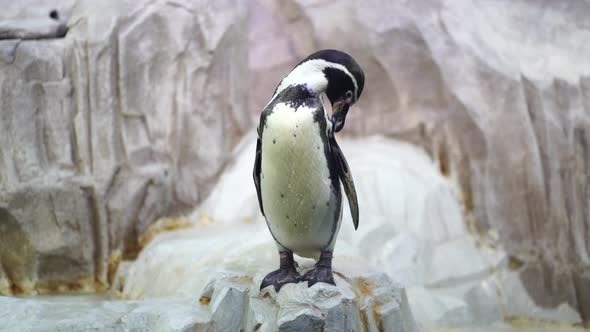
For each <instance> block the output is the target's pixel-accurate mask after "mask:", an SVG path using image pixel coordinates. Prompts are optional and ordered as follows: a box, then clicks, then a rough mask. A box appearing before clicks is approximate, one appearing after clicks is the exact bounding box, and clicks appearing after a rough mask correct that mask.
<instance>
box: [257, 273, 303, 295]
mask: <svg viewBox="0 0 590 332" xmlns="http://www.w3.org/2000/svg"><path fill="white" fill-rule="evenodd" d="M299 280H301V275H300V274H299V272H297V270H295V269H294V268H293V269H278V270H275V271H272V272H271V273H269V274H267V275H266V277H264V279H263V280H262V283H261V284H260V290H263V289H264V288H266V287H268V286H270V285H273V286H274V288H275V290H276V291H277V293H278V292H279V290H281V287H283V286H284V285H286V284H289V283H298V282H299Z"/></svg>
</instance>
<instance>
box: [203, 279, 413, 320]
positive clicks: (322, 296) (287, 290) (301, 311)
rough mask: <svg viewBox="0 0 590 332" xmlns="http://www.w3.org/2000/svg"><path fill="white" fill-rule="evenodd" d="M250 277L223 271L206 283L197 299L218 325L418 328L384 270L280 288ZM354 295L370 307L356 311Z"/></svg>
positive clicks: (400, 290)
mask: <svg viewBox="0 0 590 332" xmlns="http://www.w3.org/2000/svg"><path fill="white" fill-rule="evenodd" d="M252 280H253V279H252V278H248V277H241V278H236V277H222V279H214V281H212V282H210V283H209V284H208V285H207V286H206V287H205V290H204V291H203V293H202V295H201V303H205V304H207V305H208V306H209V310H210V311H211V320H212V321H213V322H215V326H216V327H217V328H218V329H219V330H220V331H237V330H240V329H243V330H244V331H276V330H279V331H361V330H364V331H400V332H415V331H418V329H417V326H416V323H415V321H414V318H413V316H412V313H411V310H410V308H409V304H408V302H407V299H404V297H403V296H405V293H404V290H403V288H401V287H400V286H399V285H396V284H394V283H392V282H391V280H390V279H389V278H388V277H387V276H385V275H383V274H370V273H369V274H366V273H362V274H360V275H359V276H355V277H353V278H351V279H343V278H341V277H339V276H337V277H336V284H337V286H332V285H327V284H322V283H320V284H316V285H314V286H313V287H309V288H308V287H307V284H306V283H299V284H288V285H285V286H283V288H282V289H281V291H280V292H279V293H276V292H275V291H274V289H273V288H267V289H264V290H262V292H259V291H258V289H257V286H258V283H253V282H252ZM359 300H361V301H364V302H368V303H371V304H372V305H373V307H371V308H362V307H361V309H360V311H359V305H358V301H359ZM367 309H368V311H367Z"/></svg>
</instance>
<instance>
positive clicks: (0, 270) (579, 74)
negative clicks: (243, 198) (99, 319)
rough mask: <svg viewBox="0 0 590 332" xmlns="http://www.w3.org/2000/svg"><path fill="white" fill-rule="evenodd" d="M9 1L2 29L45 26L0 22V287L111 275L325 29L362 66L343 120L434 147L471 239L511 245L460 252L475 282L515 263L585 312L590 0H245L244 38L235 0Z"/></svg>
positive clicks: (523, 279)
mask: <svg viewBox="0 0 590 332" xmlns="http://www.w3.org/2000/svg"><path fill="white" fill-rule="evenodd" d="M0 5H1V6H2V8H3V11H2V13H0V21H2V24H0V36H20V37H22V38H29V37H30V38H41V39H36V40H27V39H8V40H0V107H1V113H0V294H12V293H21V292H25V293H31V292H35V291H65V290H70V289H78V288H84V289H89V290H94V289H101V288H102V287H104V286H106V285H108V283H109V279H110V276H112V273H109V272H114V271H113V269H112V268H111V269H110V271H109V262H111V263H113V264H111V266H112V267H114V266H116V262H117V260H118V259H119V257H121V256H124V257H126V258H130V257H133V256H134V255H135V253H136V251H137V249H138V238H139V237H140V236H141V234H142V233H143V232H145V231H146V229H147V228H148V226H149V225H150V224H151V223H152V222H153V221H155V220H156V219H157V218H159V217H160V216H164V215H171V214H178V213H181V212H182V211H186V210H188V209H189V208H192V207H194V206H196V205H197V204H198V203H199V202H201V201H202V200H203V199H204V198H205V196H206V195H207V194H208V193H209V191H210V189H211V188H212V184H213V183H214V182H215V180H216V179H217V178H218V175H219V174H220V171H221V170H222V168H223V167H224V165H225V164H226V163H227V161H228V160H229V151H230V150H231V149H232V148H233V147H234V145H235V143H236V142H237V141H238V140H239V138H240V137H241V136H242V135H243V134H244V133H245V132H246V131H247V130H249V129H250V128H251V126H252V124H253V122H254V121H255V120H256V119H257V116H258V114H259V112H260V110H261V108H262V106H263V105H264V104H265V103H266V101H267V100H268V98H269V97H270V94H271V93H272V91H273V89H274V87H275V85H276V83H277V82H278V81H279V80H280V78H282V76H283V75H284V74H285V73H286V72H288V70H289V69H290V68H291V67H292V66H293V65H294V64H295V63H297V62H298V61H299V59H300V58H302V57H304V56H306V55H307V54H308V53H310V52H312V51H314V50H315V49H318V48H325V47H332V48H339V49H343V50H347V51H349V52H350V53H351V54H352V55H353V56H354V57H355V58H356V59H357V60H358V62H359V63H361V64H362V65H363V68H364V69H365V71H366V74H367V77H368V79H367V84H366V89H365V90H364V95H363V97H362V98H361V101H360V102H359V105H358V107H357V108H355V109H354V110H353V111H351V113H350V115H349V121H347V129H346V130H345V132H346V133H349V134H350V133H352V134H354V135H359V136H360V135H367V134H385V135H388V136H391V137H395V138H398V139H403V140H406V141H409V142H412V143H415V144H417V145H420V146H422V147H424V148H425V150H427V151H428V153H429V154H430V156H431V157H432V158H433V159H434V160H436V161H437V163H438V168H439V171H440V173H442V174H444V175H445V176H447V177H448V179H450V181H451V182H452V183H454V184H455V185H456V187H457V191H458V192H459V193H460V197H461V201H462V203H463V216H462V218H463V219H462V220H464V222H465V223H466V226H467V228H468V229H470V231H471V234H472V235H474V238H475V241H476V242H477V243H478V244H479V245H480V246H481V248H483V249H485V250H488V249H492V250H496V249H499V250H502V251H506V254H507V258H506V261H505V262H504V263H505V264H496V263H494V264H491V267H490V266H487V265H485V264H483V265H482V269H480V270H477V269H474V270H473V271H467V272H468V273H467V274H466V275H468V276H469V278H468V279H469V280H470V281H473V280H472V279H471V278H474V276H475V277H477V278H480V279H481V280H480V279H478V280H477V282H478V283H479V285H480V286H481V287H479V286H478V287H479V288H477V289H476V291H474V292H471V293H475V295H477V294H479V293H478V292H480V291H481V289H484V290H485V289H487V288H486V287H487V285H488V284H487V283H488V281H489V279H494V280H495V282H496V283H499V284H506V285H508V284H512V281H514V280H512V281H510V282H509V280H507V279H506V278H503V277H498V275H489V274H488V272H489V271H497V270H498V269H500V268H504V267H505V268H506V271H504V270H503V271H504V272H506V273H509V274H514V275H516V276H517V278H516V279H517V280H516V281H514V282H516V283H517V284H519V285H520V284H522V285H523V286H524V287H525V289H526V291H527V293H528V295H529V296H530V297H531V298H532V299H533V301H534V304H535V305H537V306H540V307H543V308H547V309H552V308H556V307H558V306H559V305H561V304H564V303H565V304H567V305H568V306H571V307H572V308H574V309H575V310H576V311H579V312H580V313H581V314H582V317H584V318H585V319H586V320H588V317H590V286H589V285H590V249H589V247H588V243H590V241H589V239H590V217H589V216H590V213H589V211H588V209H589V206H590V205H589V204H588V203H589V197H590V195H589V191H588V175H589V174H590V168H589V167H590V166H589V165H590V153H589V148H588V143H587V142H588V139H590V137H588V135H589V134H588V130H589V119H588V116H589V112H590V79H589V77H590V44H589V43H587V42H586V41H588V40H590V31H589V30H588V28H587V23H586V17H588V16H589V15H590V5H588V3H587V2H584V1H582V0H577V1H566V0H563V1H549V0H546V1H532V0H529V1H525V0H516V1H494V2H489V1H479V0H478V1H455V0H447V1H444V0H440V1H434V0H420V1H384V0H368V1H353V0H344V1H331V0H277V1H271V0H251V1H248V2H247V6H248V9H249V10H250V15H249V16H250V24H249V28H250V31H249V38H246V31H247V24H246V19H247V12H246V8H245V7H246V4H245V2H242V1H237V0H234V1H229V0H227V1H205V0H195V1H164V0H155V1H147V0H145V1H144V0H142V1H130V0H129V1H91V0H79V1H75V0H64V1H57V0H55V1H41V0H27V1H9V0H0ZM54 8H55V9H58V11H59V13H60V20H61V21H59V22H57V23H56V22H55V20H51V19H50V18H49V17H48V13H49V12H50V10H52V9H54ZM23 20H25V21H26V22H25V23H26V24H25V23H22V21H23ZM63 22H67V26H68V29H69V30H68V33H67V35H66V36H65V37H64V38H49V37H51V33H52V31H56V30H57V28H56V24H57V26H59V24H61V23H63ZM23 25H24V26H25V28H30V29H31V30H34V32H35V33H31V34H29V35H28V36H29V37H27V34H24V35H23V34H22V30H20V29H21V28H22V27H23ZM25 31H26V29H25ZM39 31H41V34H39V33H38V32H39ZM248 52H249V60H248V62H247V61H246V60H245V59H246V58H247V57H248ZM248 69H249V70H248ZM248 76H250V78H251V79H250V83H249V84H246V83H245V82H246V81H247V78H248ZM249 87H255V88H249ZM247 94H248V96H247ZM247 97H249V100H248V101H247ZM246 105H248V106H247V107H246ZM246 109H249V110H250V113H248V112H246V111H245V110H246ZM442 195H443V196H441V197H447V198H448V195H446V194H445V193H444V192H443V194H442ZM437 199H438V198H437ZM436 204H439V203H436ZM436 204H435V205H436ZM447 205H448V206H451V205H450V204H447ZM248 207H250V205H247V206H244V209H245V210H244V211H247V213H250V212H252V213H255V212H256V204H251V209H252V210H247V209H248ZM412 208H413V209H419V208H420V207H419V206H413V207H412ZM433 211H435V210H433ZM445 212H448V211H445ZM372 217H374V216H372ZM426 217H427V218H428V220H431V222H432V225H439V224H438V223H437V221H438V220H439V217H440V218H441V219H445V218H446V217H448V215H446V216H442V215H441V216H437V214H436V213H434V212H433V213H432V214H429V215H427V216H426ZM426 217H425V218H426ZM400 218H404V217H403V216H400ZM451 219H453V220H455V216H454V215H453V217H452V218H451ZM420 220H426V219H420ZM424 222H426V221H424ZM445 223H446V222H445ZM421 225H422V224H421ZM453 225H455V226H456V224H453ZM407 227H411V224H407ZM434 228H435V227H434ZM434 228H433V227H426V228H424V229H434ZM417 229H422V228H417ZM459 233H460V234H462V232H459ZM392 234H397V233H395V232H392ZM423 235H424V234H423ZM429 236H430V235H429V234H425V235H424V237H425V239H427V240H428V239H429ZM461 236H462V235H461ZM413 242H414V238H410V239H409V240H406V242H403V243H413ZM420 243H422V242H420ZM424 243H426V242H424ZM466 246H467V245H466ZM401 248H404V247H403V246H402V247H401ZM450 248H461V247H460V246H458V247H453V246H450ZM471 249H472V248H471ZM471 249H470V250H471ZM433 252H438V251H433ZM453 253H455V254H456V256H452V257H460V255H461V254H464V253H465V252H464V251H462V250H456V251H454V249H453V250H450V251H449V254H450V255H452V254H453ZM391 254H392V255H393V254H394V253H393V252H391ZM396 255H397V254H396ZM394 256H395V255H394ZM392 257H393V256H392ZM396 257H397V256H396ZM449 257H451V256H449ZM439 258H440V260H441V262H444V261H445V259H444V257H439ZM459 261H460V260H459ZM377 263H379V264H392V266H393V265H395V264H396V263H395V262H390V261H385V260H384V261H378V262H377ZM408 264H409V263H408ZM398 266H399V265H398ZM430 268H432V266H430ZM402 270H403V268H402ZM488 270H489V271H488ZM393 271H394V272H395V273H397V274H399V273H400V271H399V269H398V270H393ZM416 271H418V272H420V271H421V270H419V269H417V270H416ZM437 271H439V270H437ZM440 271H443V270H440ZM444 271H446V270H444ZM444 271H443V272H444ZM456 271H457V269H455V272H456ZM482 271H487V272H485V273H484V272H482ZM402 272H403V271H402ZM446 272H449V271H446ZM504 272H502V273H504ZM422 274H425V273H424V272H422ZM410 275H411V274H410ZM429 275H434V276H438V275H437V274H436V273H435V274H429ZM446 277H447V278H446V279H445V278H440V280H438V281H437V282H435V283H433V285H434V287H438V286H440V285H445V286H456V287H462V286H463V284H462V283H461V282H462V281H465V280H467V279H459V280H454V279H453V278H452V276H448V275H447V276H446ZM484 279H485V280H484ZM482 280H483V281H482ZM471 293H470V294H471ZM505 293H506V294H508V295H509V294H512V293H513V292H512V289H511V288H510V287H508V288H507V289H505ZM514 294H520V293H519V292H514ZM479 298H484V299H486V298H487V297H485V296H484V297H479V295H478V296H475V297H472V298H471V299H479ZM410 300H411V298H410ZM516 300H517V299H516V298H510V297H508V298H507V300H506V303H504V307H505V308H506V307H510V306H511V305H513V304H514V303H517V302H518V301H516ZM467 302H469V301H467ZM468 304H469V305H470V306H471V307H477V306H473V303H468ZM500 307H501V306H500ZM528 307H530V305H529V303H525V304H523V305H522V306H521V308H519V309H517V310H516V309H514V308H512V309H510V308H509V309H508V310H505V311H504V312H501V311H500V312H499V313H498V315H500V316H502V315H503V316H504V317H509V316H511V315H524V316H527V314H529V313H530V312H529V313H527V312H526V308H528ZM494 310H495V309H494ZM535 310H536V309H535ZM532 316H533V317H535V315H534V314H532ZM551 317H553V316H551ZM576 320H577V318H576V319H574V320H573V321H576Z"/></svg>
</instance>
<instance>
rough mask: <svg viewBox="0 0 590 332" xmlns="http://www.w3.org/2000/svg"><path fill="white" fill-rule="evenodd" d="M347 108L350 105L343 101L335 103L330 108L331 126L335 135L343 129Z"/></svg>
mask: <svg viewBox="0 0 590 332" xmlns="http://www.w3.org/2000/svg"><path fill="white" fill-rule="evenodd" d="M349 108H350V104H349V103H348V102H347V101H345V100H341V101H337V102H335V103H334V105H333V106H332V126H333V128H334V132H335V133H337V132H339V131H340V130H342V128H344V121H346V114H347V113H348V109H349Z"/></svg>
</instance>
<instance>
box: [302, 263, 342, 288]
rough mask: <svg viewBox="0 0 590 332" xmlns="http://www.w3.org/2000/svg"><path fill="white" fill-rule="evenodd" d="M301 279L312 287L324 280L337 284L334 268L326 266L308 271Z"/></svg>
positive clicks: (327, 282)
mask: <svg viewBox="0 0 590 332" xmlns="http://www.w3.org/2000/svg"><path fill="white" fill-rule="evenodd" d="M301 281H307V287H311V286H313V285H315V284H317V283H318V282H324V283H326V284H330V285H334V286H336V283H335V282H334V274H333V273H332V268H331V267H325V266H317V267H315V268H314V269H312V270H309V271H307V272H306V273H305V274H304V275H303V277H301Z"/></svg>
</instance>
